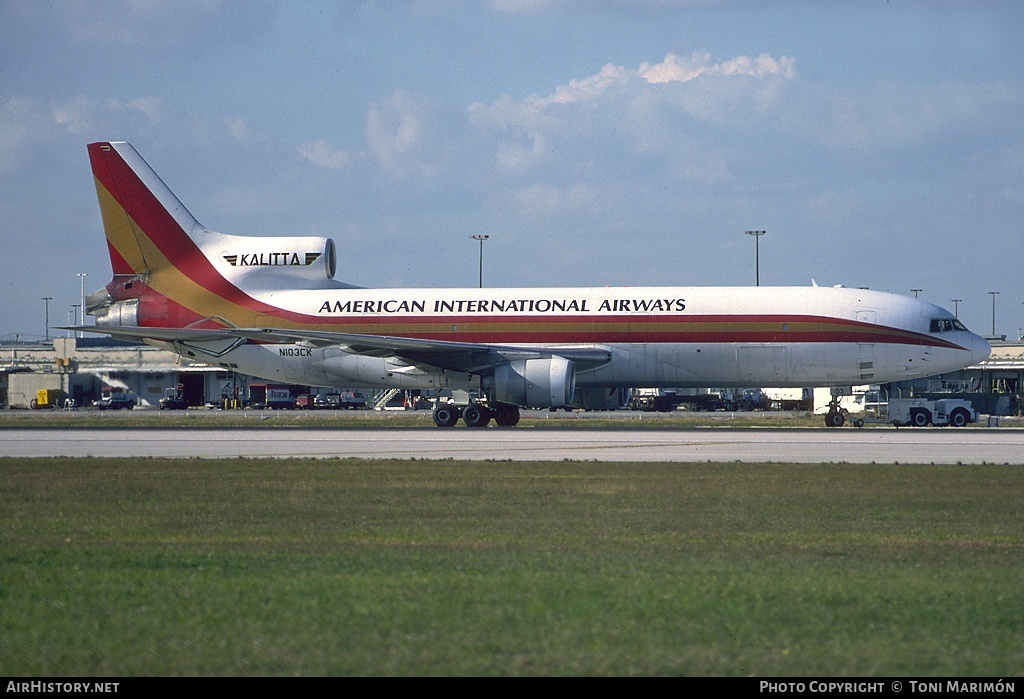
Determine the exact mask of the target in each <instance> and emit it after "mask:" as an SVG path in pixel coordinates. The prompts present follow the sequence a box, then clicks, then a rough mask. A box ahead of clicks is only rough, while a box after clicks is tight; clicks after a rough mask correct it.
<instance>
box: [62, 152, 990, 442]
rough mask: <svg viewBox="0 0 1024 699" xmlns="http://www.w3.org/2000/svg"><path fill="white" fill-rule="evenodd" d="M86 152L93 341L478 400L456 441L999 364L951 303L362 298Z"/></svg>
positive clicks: (848, 297) (404, 293)
mask: <svg viewBox="0 0 1024 699" xmlns="http://www.w3.org/2000/svg"><path fill="white" fill-rule="evenodd" d="M88 151H89V158H90V162H91V166H92V172H93V176H94V179H95V185H96V193H97V196H98V198H99V206H100V212H101V215H102V220H103V227H104V231H105V234H106V239H107V247H108V250H109V253H110V261H111V267H112V269H113V278H112V279H111V281H110V283H108V284H107V285H106V286H104V287H103V288H102V289H99V290H98V291H96V292H93V293H92V294H90V295H89V297H88V298H87V301H86V306H87V310H88V313H89V314H90V315H92V316H94V317H95V319H96V320H95V323H96V324H95V325H90V326H86V327H83V328H82V329H88V330H90V331H93V332H100V333H106V334H109V335H112V336H116V337H124V338H137V339H140V340H142V341H145V342H147V343H149V344H152V345H156V346H159V347H163V348H165V349H169V350H171V351H173V352H175V353H177V354H179V355H181V356H184V357H188V358H189V359H193V360H196V361H202V362H205V363H208V364H211V365H217V366H221V367H224V368H225V369H228V370H233V371H239V372H243V373H246V374H249V375H252V376H257V377H261V378H263V379H266V380H273V381H280V382H283V383H290V384H301V385H308V386H325V387H341V386H360V387H366V388H376V387H380V388H398V389H433V390H439V389H458V390H461V391H468V392H470V393H471V394H472V395H476V396H479V399H477V400H474V401H472V402H470V403H469V405H465V406H457V405H454V404H452V403H450V402H443V401H439V402H437V403H436V404H435V407H434V411H433V419H434V422H435V424H437V425H438V426H439V427H451V426H453V425H455V424H456V423H457V422H458V421H459V419H460V418H461V419H462V421H463V422H464V423H465V424H466V425H468V426H470V427H484V426H486V425H488V424H489V423H490V422H491V421H492V420H493V421H494V422H495V423H496V424H497V425H499V426H502V427H511V426H514V425H515V424H516V423H518V422H519V418H520V409H524V408H548V409H558V408H563V407H569V406H573V405H576V406H580V407H583V408H587V409H615V408H618V407H621V406H623V405H624V404H625V401H626V400H627V398H628V396H629V392H630V390H631V389H635V388H682V387H712V386H713V387H723V388H726V387H800V386H805V387H817V386H833V387H845V386H851V385H857V384H868V383H884V382H890V381H899V380H904V379H913V378H917V377H922V376H930V375H933V374H940V373H943V372H948V371H954V370H957V369H961V368H963V367H966V366H969V365H971V364H975V363H977V362H979V361H981V360H983V359H985V358H986V357H988V355H989V351H990V348H989V345H988V343H987V342H986V341H985V339H984V338H982V337H980V336H978V335H976V334H974V333H972V332H969V331H968V330H967V328H965V327H964V326H963V325H962V324H961V323H960V321H959V320H957V319H956V318H955V317H954V316H953V315H952V314H951V313H949V311H947V310H945V309H943V308H941V307H939V306H936V305H934V304H931V303H927V302H925V301H923V300H918V299H916V298H910V297H907V296H902V295H896V294H890V293H881V292H877V291H869V290H865V289H848V288H842V287H819V286H817V285H813V286H808V287H767V286H757V287H669V286H665V287H635V288H632V287H627V288H613V287H603V288H602V287H596V288H505V289H483V288H481V289H473V288H437V289H412V288H408V289H405V288H403V289H366V288H361V287H357V286H354V285H351V284H346V283H344V282H341V281H338V280H335V275H336V271H337V266H338V248H337V246H336V245H335V243H334V241H333V240H332V239H331V238H325V237H309V236H306V237H263V236H238V235H227V234H223V233H217V232H215V231H213V230H211V229H209V228H207V227H206V226H203V225H202V224H200V223H199V222H198V221H197V220H196V219H195V218H194V217H193V216H192V214H190V213H189V212H188V210H187V209H186V208H185V207H184V206H183V205H182V203H181V202H180V201H179V200H178V198H177V197H176V196H175V195H174V194H173V193H172V192H171V190H170V189H169V188H168V187H167V185H165V184H164V182H163V181H162V180H161V179H160V177H159V176H158V175H157V174H156V172H154V170H153V169H152V168H151V167H150V166H149V165H148V164H147V163H146V161H145V160H143V158H142V157H141V156H140V155H139V153H138V152H137V151H136V150H135V149H134V148H133V147H132V146H131V145H130V144H128V143H126V142H101V143H92V144H90V145H89V146H88ZM840 392H841V391H840ZM826 424H827V425H829V426H833V427H837V426H841V425H842V424H843V414H842V412H841V411H840V409H839V407H838V398H837V399H835V400H833V402H832V403H831V404H830V410H829V413H828V414H827V415H826Z"/></svg>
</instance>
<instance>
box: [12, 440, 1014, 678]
mask: <svg viewBox="0 0 1024 699" xmlns="http://www.w3.org/2000/svg"><path fill="white" fill-rule="evenodd" d="M0 473H2V478H0V512H2V519H0V521H2V525H3V530H2V534H0V556H2V558H0V675H34V676H46V675H50V676H53V675H118V676H126V675H197V674H202V675H314V674H315V675H336V674H337V675H364V674H368V675H453V674H458V675H467V674H471V675H516V674H521V675H656V674H686V675H759V676H770V675H828V676H840V675H861V676H878V675H956V676H960V675H988V676H994V677H1005V676H1009V675H1017V674H1019V673H1020V672H1021V669H1022V667H1024V585H1022V583H1024V508H1022V507H1021V494H1022V493H1024V470H1021V469H1019V468H1013V467H1005V466H1003V467H999V466H981V467H963V466H958V467H945V466H905V465H901V466H874V465H872V466H851V465H839V466H805V465H779V464H773V465H745V464H692V465H686V464H684V465H680V464H642V465H638V464H597V463H584V462H580V463H574V462H567V463H555V464H552V463H544V464H531V463H507V462H485V463H464V462H422V461H419V462H417V461H401V462H398V461H395V462H388V461H373V462H369V461H358V460H309V461H305V460H266V461H264V460H243V459H236V460H220V461H217V460H157V459H152V460H89V459H83V460H71V459H68V460H56V459H50V460H32V459H3V460H0Z"/></svg>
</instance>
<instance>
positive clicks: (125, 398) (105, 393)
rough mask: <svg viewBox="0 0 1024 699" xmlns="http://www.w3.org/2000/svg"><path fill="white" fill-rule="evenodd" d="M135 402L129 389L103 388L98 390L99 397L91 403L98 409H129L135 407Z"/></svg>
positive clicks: (133, 395)
mask: <svg viewBox="0 0 1024 699" xmlns="http://www.w3.org/2000/svg"><path fill="white" fill-rule="evenodd" d="M135 402H136V401H135V394H134V393H132V392H131V391H117V390H113V389H109V388H104V389H102V391H101V392H100V399H99V400H97V401H93V405H94V406H95V407H96V408H98V409H99V410H121V409H122V408H124V409H126V410H131V409H132V408H134V407H135Z"/></svg>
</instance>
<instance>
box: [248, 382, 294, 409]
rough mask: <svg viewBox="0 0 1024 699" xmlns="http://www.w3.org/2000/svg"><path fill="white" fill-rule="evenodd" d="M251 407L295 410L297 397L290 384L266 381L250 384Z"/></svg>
mask: <svg viewBox="0 0 1024 699" xmlns="http://www.w3.org/2000/svg"><path fill="white" fill-rule="evenodd" d="M249 407H250V408H256V409H259V410H262V409H263V408H275V409H277V410H293V409H294V408H295V397H294V396H293V395H292V392H291V389H289V388H288V386H283V385H275V384H265V383H254V384H249Z"/></svg>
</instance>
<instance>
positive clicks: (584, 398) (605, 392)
mask: <svg viewBox="0 0 1024 699" xmlns="http://www.w3.org/2000/svg"><path fill="white" fill-rule="evenodd" d="M632 397H633V392H632V390H631V389H628V388H581V389H580V390H579V391H578V393H577V396H576V399H577V403H579V405H580V406H581V407H582V408H583V409H584V410H618V409H619V408H625V407H626V406H627V405H629V401H630V399H631V398H632Z"/></svg>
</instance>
